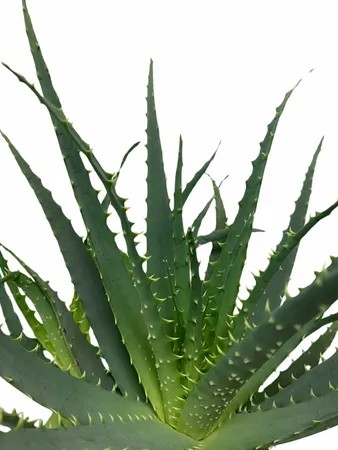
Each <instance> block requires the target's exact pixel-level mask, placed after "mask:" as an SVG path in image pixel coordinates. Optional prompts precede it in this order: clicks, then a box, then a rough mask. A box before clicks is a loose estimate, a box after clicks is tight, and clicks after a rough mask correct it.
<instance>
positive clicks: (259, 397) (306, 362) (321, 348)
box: [250, 322, 338, 409]
mask: <svg viewBox="0 0 338 450" xmlns="http://www.w3.org/2000/svg"><path fill="white" fill-rule="evenodd" d="M337 331H338V323H337V322H336V323H333V324H332V325H331V326H330V327H329V328H328V329H327V330H326V331H325V333H323V334H322V335H321V336H320V337H319V338H318V339H317V340H316V341H314V342H313V343H312V344H311V345H310V347H309V348H308V349H307V350H305V351H304V353H302V355H301V356H300V357H299V358H297V359H296V360H295V361H293V362H292V364H291V365H290V366H289V367H288V368H287V369H286V370H283V371H282V372H280V374H279V375H278V377H277V378H276V379H275V380H274V381H273V382H272V383H271V384H269V386H267V387H266V388H265V389H264V391H263V392H258V393H257V394H255V395H254V397H253V399H252V403H253V404H254V405H258V404H260V403H262V402H263V401H264V400H265V399H266V398H267V397H272V396H273V395H275V394H277V393H278V392H279V391H280V389H281V388H285V387H287V386H289V385H291V383H293V382H294V380H295V379H298V378H300V377H301V376H302V375H304V374H305V373H306V371H307V370H309V369H313V368H315V367H316V366H317V365H318V364H319V363H320V361H321V358H322V355H323V354H324V352H325V351H326V350H327V349H328V348H329V347H330V345H331V344H332V342H333V339H334V338H335V336H336V334H337ZM250 409H251V407H250Z"/></svg>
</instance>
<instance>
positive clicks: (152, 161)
mask: <svg viewBox="0 0 338 450" xmlns="http://www.w3.org/2000/svg"><path fill="white" fill-rule="evenodd" d="M146 132H147V145H146V147H147V161H146V162H147V167H148V173H147V199H146V201H147V218H146V221H147V254H148V256H150V259H149V260H148V262H147V274H148V276H153V277H154V278H155V279H157V278H158V281H156V282H155V283H154V284H153V286H152V290H153V292H154V293H156V295H157V297H159V298H162V299H168V297H169V296H170V290H171V288H170V282H169V280H168V278H167V269H166V264H167V265H168V267H169V270H170V272H173V270H174V246H173V242H172V235H173V221H172V217H171V210H170V206H169V197H168V191H167V185H166V176H165V172H164V166H163V156H162V147H161V140H160V134H159V129H158V122H157V113H156V108H155V99H154V74H153V61H152V60H151V61H150V67H149V76H148V92H147V130H146ZM164 260H165V261H166V264H165V263H164ZM161 313H162V315H163V317H165V318H166V319H169V320H170V319H173V317H174V308H173V304H172V303H171V302H169V301H165V302H163V303H162V305H161ZM169 331H172V327H171V326H169Z"/></svg>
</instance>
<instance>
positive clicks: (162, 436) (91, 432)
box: [0, 420, 198, 450]
mask: <svg viewBox="0 0 338 450" xmlns="http://www.w3.org/2000/svg"><path fill="white" fill-rule="evenodd" d="M0 445H1V449H2V450H36V449H43V450H55V449H71V450H84V449H90V450H103V449H106V450H108V449H111V450H115V449H125V450H126V449H132V450H145V449H156V450H186V449H193V448H197V447H196V446H197V445H198V443H197V442H196V441H194V440H193V439H191V438H189V437H188V436H184V435H182V434H180V433H177V432H175V431H174V430H173V429H172V428H170V427H169V426H168V425H165V424H163V423H161V422H159V421H144V420H142V421H140V422H139V421H133V422H131V421H128V422H121V421H116V422H111V421H110V423H107V424H102V425H91V426H80V427H72V428H59V429H57V430H44V429H42V428H41V429H38V430H31V431H17V432H10V433H7V434H5V435H3V436H0Z"/></svg>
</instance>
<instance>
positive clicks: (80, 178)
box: [4, 43, 163, 417]
mask: <svg viewBox="0 0 338 450" xmlns="http://www.w3.org/2000/svg"><path fill="white" fill-rule="evenodd" d="M34 45H35V43H34ZM39 51H40V49H39ZM4 66H5V67H6V68H8V69H9V70H10V71H11V72H12V73H13V74H14V75H15V76H16V77H17V78H18V80H19V81H21V82H23V83H24V84H26V85H27V86H28V87H29V88H30V89H31V90H32V91H33V92H34V94H35V95H36V96H37V97H38V99H39V100H40V102H41V103H43V104H44V105H45V106H46V107H47V108H48V109H49V112H50V113H51V114H52V116H53V117H54V119H55V121H54V127H55V128H56V130H58V131H59V132H60V133H62V136H63V139H64V141H63V144H62V143H61V144H60V147H61V150H62V152H63V155H64V159H65V161H68V162H69V163H70V164H71V168H72V172H71V173H70V178H71V179H72V180H73V183H72V186H73V188H74V193H75V196H76V198H77V201H78V204H79V206H80V210H81V213H82V217H83V219H84V222H85V224H86V227H87V229H88V230H90V231H88V239H89V240H90V246H91V248H92V249H93V255H95V262H96V265H97V267H98V269H99V272H100V274H101V277H102V282H103V284H104V287H105V290H106V293H107V296H108V300H109V303H110V305H111V307H112V309H113V312H114V314H115V319H116V322H117V325H118V327H119V330H120V332H121V335H122V338H123V342H124V343H125V345H126V347H127V349H128V351H129V354H130V356H131V359H132V361H133V363H134V365H135V368H136V370H137V372H138V375H139V378H140V379H141V381H142V384H143V388H144V391H145V392H146V395H147V396H148V397H149V398H150V400H151V402H152V404H153V406H154V408H155V409H156V411H157V413H158V414H159V417H163V405H162V394H161V391H160V386H159V381H158V377H157V371H156V368H155V362H154V356H153V354H152V349H151V347H150V344H149V341H148V339H147V330H146V324H145V322H144V320H143V319H142V317H143V316H142V313H141V311H140V310H141V305H140V302H139V298H138V295H137V291H136V289H135V288H134V285H133V281H132V278H131V277H130V274H129V272H128V269H127V267H126V265H125V261H124V258H123V255H122V252H121V251H120V250H119V248H118V247H117V244H116V242H115V240H114V237H115V236H114V234H113V233H112V232H111V231H110V230H109V228H108V226H107V223H106V215H105V214H104V213H103V211H102V209H101V206H100V203H99V201H98V199H97V196H96V192H95V191H94V190H93V188H92V186H91V184H90V180H89V176H88V172H87V171H86V169H85V168H84V166H83V163H82V160H81V158H80V155H79V147H80V149H81V150H82V151H84V153H85V154H86V155H87V156H88V154H91V153H92V152H91V150H89V149H88V150H87V149H86V146H83V141H82V139H81V138H80V136H79V135H78V133H76V131H75V130H74V129H73V127H71V125H70V124H69V122H68V121H67V120H66V118H65V116H64V114H63V112H62V110H61V109H60V108H56V107H55V106H53V105H52V104H51V103H50V102H49V101H48V100H46V99H45V98H44V97H43V96H42V95H41V94H40V93H39V92H38V91H37V90H36V89H35V87H34V86H33V85H32V84H30V83H28V81H27V80H26V79H25V77H23V76H22V75H20V74H18V73H17V72H15V71H13V70H12V69H10V68H9V66H7V65H6V64H4ZM60 122H62V125H60ZM73 169H74V170H73ZM121 299H123V302H121ZM126 310H128V315H126V314H125V311H126ZM139 390H141V395H142V392H143V391H142V388H141V387H140V388H139ZM132 394H134V395H135V392H134V393H132ZM132 394H131V395H132Z"/></svg>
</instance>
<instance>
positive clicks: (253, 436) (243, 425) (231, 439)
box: [203, 391, 338, 450]
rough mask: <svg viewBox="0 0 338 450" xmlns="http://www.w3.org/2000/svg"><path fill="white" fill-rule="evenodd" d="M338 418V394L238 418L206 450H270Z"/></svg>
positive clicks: (215, 435)
mask: <svg viewBox="0 0 338 450" xmlns="http://www.w3.org/2000/svg"><path fill="white" fill-rule="evenodd" d="M337 415H338V392H337V391H333V392H330V393H329V394H327V395H325V396H324V397H320V398H312V399H311V400H308V401H306V402H302V403H298V404H289V405H288V406H286V407H284V408H274V409H272V410H270V411H268V412H261V411H257V412H255V413H244V412H243V413H240V414H234V415H233V416H232V417H231V418H230V419H229V420H228V421H227V422H226V424H225V425H224V426H222V428H220V429H218V430H217V431H215V432H214V433H213V434H211V435H210V436H209V437H208V438H207V439H206V440H205V441H204V442H203V449H205V450H223V449H224V444H225V443H226V449H227V450H253V449H256V448H257V449H258V448H268V447H270V445H271V446H272V445H277V444H280V443H282V442H284V441H286V440H287V438H288V437H294V438H296V437H297V435H298V433H301V432H302V431H303V430H309V429H311V428H313V429H315V427H317V426H318V425H320V424H318V421H328V422H329V421H330V420H335V421H337ZM290 440H293V439H290Z"/></svg>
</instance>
